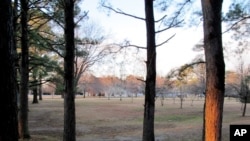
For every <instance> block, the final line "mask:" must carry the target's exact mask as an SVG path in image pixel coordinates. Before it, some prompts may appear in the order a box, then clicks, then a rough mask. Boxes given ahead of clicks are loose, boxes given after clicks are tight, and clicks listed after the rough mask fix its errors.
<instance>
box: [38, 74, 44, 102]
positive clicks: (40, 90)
mask: <svg viewBox="0 0 250 141" xmlns="http://www.w3.org/2000/svg"><path fill="white" fill-rule="evenodd" d="M39 83H40V84H41V85H39V88H38V96H39V100H43V96H42V76H41V74H39Z"/></svg>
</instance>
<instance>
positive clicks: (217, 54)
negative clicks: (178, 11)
mask: <svg viewBox="0 0 250 141" xmlns="http://www.w3.org/2000/svg"><path fill="white" fill-rule="evenodd" d="M201 2H202V12H203V19H204V21H203V22H204V23H203V28H204V46H205V58H206V80H207V81H206V100H205V141H220V140H221V127H222V117H223V104H224V91H225V85H224V83H225V63H224V57H223V49H222V34H221V7H222V0H201Z"/></svg>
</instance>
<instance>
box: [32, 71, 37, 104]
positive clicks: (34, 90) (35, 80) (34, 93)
mask: <svg viewBox="0 0 250 141" xmlns="http://www.w3.org/2000/svg"><path fill="white" fill-rule="evenodd" d="M33 80H34V84H35V86H34V87H33V88H32V92H33V101H32V104H37V103H38V99H37V94H38V93H37V87H38V86H37V85H36V84H37V82H38V81H37V79H36V74H35V72H34V71H33Z"/></svg>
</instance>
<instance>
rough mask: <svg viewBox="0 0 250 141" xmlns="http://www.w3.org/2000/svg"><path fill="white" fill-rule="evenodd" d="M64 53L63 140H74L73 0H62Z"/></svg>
mask: <svg viewBox="0 0 250 141" xmlns="http://www.w3.org/2000/svg"><path fill="white" fill-rule="evenodd" d="M64 6H65V7H64V14H65V29H64V36H65V42H66V54H65V58H64V71H65V75H64V81H65V95H64V134H63V140H64V141H75V140H76V137H75V99H74V96H75V94H74V57H75V54H74V51H75V45H74V0H64Z"/></svg>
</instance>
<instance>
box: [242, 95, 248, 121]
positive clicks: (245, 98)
mask: <svg viewBox="0 0 250 141" xmlns="http://www.w3.org/2000/svg"><path fill="white" fill-rule="evenodd" d="M246 109H247V96H244V106H243V111H242V117H244V116H245V115H246Z"/></svg>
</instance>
